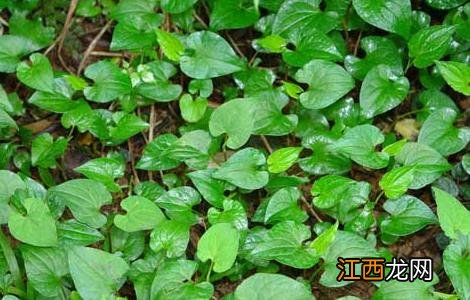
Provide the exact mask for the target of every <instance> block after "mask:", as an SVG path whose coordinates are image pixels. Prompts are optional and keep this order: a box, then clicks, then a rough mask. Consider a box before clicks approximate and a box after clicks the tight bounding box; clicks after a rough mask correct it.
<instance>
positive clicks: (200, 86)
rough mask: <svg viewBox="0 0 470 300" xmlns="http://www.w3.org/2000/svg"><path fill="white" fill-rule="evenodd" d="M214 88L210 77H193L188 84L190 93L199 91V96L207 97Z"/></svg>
mask: <svg viewBox="0 0 470 300" xmlns="http://www.w3.org/2000/svg"><path fill="white" fill-rule="evenodd" d="M213 90H214V86H213V84H212V80H210V79H193V80H191V82H190V83H189V85H188V91H189V93H191V94H193V95H194V94H196V93H199V96H200V97H203V98H207V97H209V96H210V95H211V94H212V92H213Z"/></svg>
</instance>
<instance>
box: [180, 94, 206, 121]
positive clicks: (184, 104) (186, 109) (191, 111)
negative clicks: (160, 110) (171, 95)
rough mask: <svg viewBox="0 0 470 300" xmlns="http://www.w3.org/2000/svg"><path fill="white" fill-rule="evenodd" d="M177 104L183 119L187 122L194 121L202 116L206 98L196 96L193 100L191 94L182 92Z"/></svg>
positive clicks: (204, 111)
mask: <svg viewBox="0 0 470 300" xmlns="http://www.w3.org/2000/svg"><path fill="white" fill-rule="evenodd" d="M179 106H180V111H181V116H182V117H183V119H184V120H186V121H187V122H190V123H194V122H197V121H199V120H200V119H201V118H202V117H204V114H205V113H206V109H207V99H205V98H201V97H197V98H196V100H194V101H193V98H192V97H191V95H189V94H184V95H183V96H182V97H181V98H180V102H179Z"/></svg>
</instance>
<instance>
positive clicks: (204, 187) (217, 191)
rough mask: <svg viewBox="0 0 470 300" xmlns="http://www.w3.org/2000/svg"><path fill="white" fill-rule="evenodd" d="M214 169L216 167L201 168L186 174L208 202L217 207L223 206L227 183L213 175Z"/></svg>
mask: <svg viewBox="0 0 470 300" xmlns="http://www.w3.org/2000/svg"><path fill="white" fill-rule="evenodd" d="M214 171H215V170H214V169H207V170H199V171H195V172H191V173H188V174H186V175H187V176H188V177H189V179H191V182H192V183H193V184H194V186H195V187H196V188H197V190H198V191H199V192H200V193H201V195H202V197H204V199H205V200H206V201H207V202H209V203H210V204H211V205H213V206H215V207H217V208H222V207H223V202H224V199H225V197H224V191H225V185H226V184H225V182H224V181H222V180H218V179H215V178H213V177H212V174H213V173H214Z"/></svg>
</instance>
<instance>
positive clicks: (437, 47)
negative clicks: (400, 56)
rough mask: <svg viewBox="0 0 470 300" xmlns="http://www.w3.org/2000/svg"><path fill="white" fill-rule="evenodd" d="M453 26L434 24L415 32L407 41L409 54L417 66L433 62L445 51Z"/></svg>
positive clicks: (424, 65)
mask: <svg viewBox="0 0 470 300" xmlns="http://www.w3.org/2000/svg"><path fill="white" fill-rule="evenodd" d="M453 33H454V27H452V26H445V25H436V26H431V27H426V28H423V29H421V30H420V31H418V32H417V33H415V34H414V35H413V36H412V37H411V39H410V40H409V42H408V49H409V52H410V53H409V56H410V58H412V61H413V65H415V66H416V67H417V68H425V67H428V66H430V65H432V64H434V61H435V60H438V59H440V58H441V57H442V56H444V55H445V54H446V52H447V49H449V47H450V43H451V42H452V34H453Z"/></svg>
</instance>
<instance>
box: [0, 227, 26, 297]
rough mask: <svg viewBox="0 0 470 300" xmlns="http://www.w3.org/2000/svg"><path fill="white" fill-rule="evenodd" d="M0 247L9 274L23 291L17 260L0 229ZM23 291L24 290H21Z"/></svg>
mask: <svg viewBox="0 0 470 300" xmlns="http://www.w3.org/2000/svg"><path fill="white" fill-rule="evenodd" d="M0 248H1V249H2V252H3V255H5V259H6V261H7V265H8V269H9V270H10V273H11V276H12V277H13V281H14V282H15V285H16V287H17V288H18V289H19V290H21V292H23V290H24V284H23V277H22V275H21V270H20V267H19V266H18V261H17V260H16V257H15V253H14V252H13V249H12V248H11V245H10V243H9V241H8V239H7V237H6V236H5V234H4V233H3V231H2V230H1V229H0ZM23 293H24V292H23Z"/></svg>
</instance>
